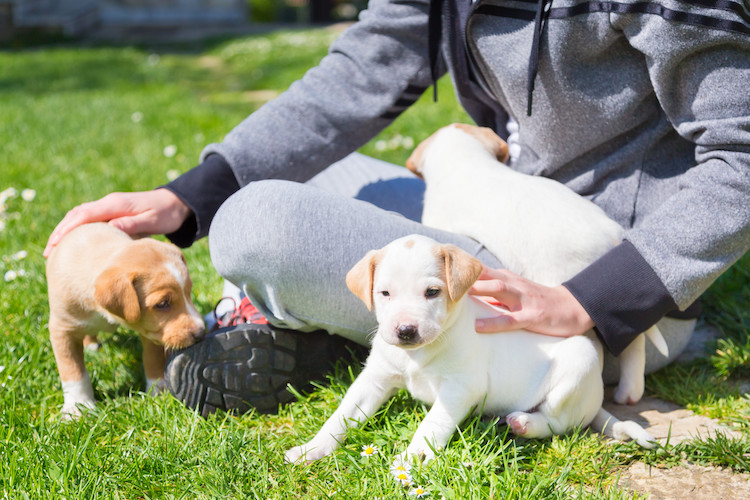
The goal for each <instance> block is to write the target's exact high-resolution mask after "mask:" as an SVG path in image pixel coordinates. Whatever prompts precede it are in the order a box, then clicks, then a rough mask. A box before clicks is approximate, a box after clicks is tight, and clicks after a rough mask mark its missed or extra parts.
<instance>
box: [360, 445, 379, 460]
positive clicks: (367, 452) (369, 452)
mask: <svg viewBox="0 0 750 500" xmlns="http://www.w3.org/2000/svg"><path fill="white" fill-rule="evenodd" d="M377 452H378V447H377V446H375V445H374V444H372V443H370V444H366V445H364V446H362V453H360V455H362V456H363V457H371V456H373V455H375V454H376V453H377Z"/></svg>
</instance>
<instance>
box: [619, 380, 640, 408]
mask: <svg viewBox="0 0 750 500" xmlns="http://www.w3.org/2000/svg"><path fill="white" fill-rule="evenodd" d="M644 385H645V384H644V380H643V378H640V379H639V380H636V381H633V380H630V381H628V380H621V381H620V384H619V385H618V386H617V389H616V390H615V394H614V400H615V403H617V404H620V405H626V404H627V405H634V404H636V403H637V402H638V401H640V400H641V398H642V397H643V391H644Z"/></svg>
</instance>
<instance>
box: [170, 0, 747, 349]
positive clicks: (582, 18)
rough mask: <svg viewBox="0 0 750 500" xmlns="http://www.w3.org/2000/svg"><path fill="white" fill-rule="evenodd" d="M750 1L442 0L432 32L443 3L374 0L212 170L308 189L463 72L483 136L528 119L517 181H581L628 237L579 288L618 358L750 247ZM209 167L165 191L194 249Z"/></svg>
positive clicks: (222, 149) (580, 188)
mask: <svg viewBox="0 0 750 500" xmlns="http://www.w3.org/2000/svg"><path fill="white" fill-rule="evenodd" d="M746 2H747V0H650V1H635V0H621V1H617V2H613V1H594V2H589V1H585V0H583V1H582V0H554V1H552V2H549V1H548V0H539V2H537V1H535V0H479V1H477V2H475V3H473V4H471V3H470V2H469V0H465V1H464V0H443V1H441V2H436V3H434V4H433V11H432V23H433V24H432V29H430V21H429V19H430V13H429V10H430V6H429V3H430V2H427V1H417V0H413V1H397V0H390V1H389V0H372V1H370V3H369V8H368V10H366V11H364V12H363V13H362V14H361V18H360V21H359V22H358V23H356V24H354V25H353V26H351V27H350V28H349V29H348V30H347V31H346V32H345V33H343V34H342V36H341V37H340V38H339V39H338V40H337V41H336V42H334V44H333V45H332V46H331V50H330V53H329V55H327V56H326V57H325V58H324V59H323V60H322V61H321V63H320V64H319V65H318V66H317V67H315V68H313V69H311V70H310V71H308V72H307V74H306V75H305V76H304V77H303V78H302V79H301V80H300V81H298V82H296V83H294V84H293V85H292V86H291V87H290V88H289V90H288V91H287V92H285V93H284V94H282V95H281V96H280V97H279V98H277V99H275V100H274V101H272V102H269V103H268V104H266V105H265V106H263V107H262V108H261V109H259V110H258V111H257V112H255V113H253V114H252V115H251V116H249V117H248V118H247V119H245V120H244V121H243V122H242V123H240V124H239V125H238V126H237V127H236V128H235V129H234V130H232V131H231V132H230V133H229V134H228V135H227V136H226V138H225V139H224V141H223V142H222V143H220V144H211V145H209V146H207V147H206V148H205V150H204V151H203V154H202V160H203V161H204V165H205V163H213V164H222V166H221V167H219V166H214V167H212V169H213V170H212V171H213V172H214V174H216V175H217V176H223V177H221V178H223V179H225V180H226V182H227V184H229V185H231V186H232V187H231V190H235V189H237V188H238V187H240V186H243V185H245V184H247V183H250V182H252V181H255V180H261V179H269V178H277V179H289V180H295V181H306V180H308V179H310V178H311V177H312V176H314V175H315V174H316V173H318V172H319V171H321V170H322V169H324V168H325V167H327V166H328V165H330V164H331V163H333V162H335V161H337V160H338V159H340V158H342V157H343V156H345V155H347V154H349V153H351V152H352V151H354V150H355V149H357V148H358V147H360V146H361V145H363V144H364V143H366V142H367V141H368V140H369V139H371V138H372V137H373V136H374V135H376V134H377V133H378V132H379V131H380V130H382V129H383V128H385V127H386V126H387V125H388V124H389V123H391V122H392V121H393V119H394V118H395V117H396V116H398V115H399V114H400V113H401V112H403V111H404V110H405V109H407V108H408V107H409V106H410V105H411V104H413V103H414V102H415V101H416V99H417V98H418V97H419V96H420V95H421V94H422V93H423V92H424V90H426V89H427V88H428V87H429V86H430V85H431V84H432V82H433V80H434V79H435V78H437V77H438V76H440V75H441V74H442V73H443V72H445V71H448V72H450V74H451V77H452V79H453V82H454V87H455V88H456V90H457V93H458V96H459V99H460V101H461V102H462V104H463V105H464V107H465V108H466V110H467V111H468V112H469V114H470V115H471V116H472V117H473V118H474V119H475V121H476V122H477V123H478V124H480V125H485V126H490V127H492V128H494V129H495V130H496V131H498V133H500V134H501V135H507V133H506V131H505V126H506V123H507V119H508V116H510V117H512V118H514V119H515V120H516V121H517V122H518V124H519V136H518V137H519V142H520V145H521V154H520V156H519V157H517V158H515V160H514V161H513V163H512V165H511V166H512V167H513V168H515V169H517V170H519V171H521V172H525V173H528V174H532V175H543V176H547V177H550V178H553V179H556V180H558V181H560V182H562V183H564V184H566V185H567V186H569V187H571V188H572V189H573V190H575V191H576V192H578V193H579V194H581V195H583V196H585V197H587V198H589V199H591V200H593V201H594V202H595V203H597V204H598V205H599V206H601V207H602V208H603V209H604V210H605V211H606V212H607V213H608V214H609V215H610V216H611V217H612V218H613V219H615V220H616V221H617V222H619V223H620V224H622V225H623V226H624V227H625V228H626V229H627V232H626V241H625V242H623V244H621V245H620V246H618V247H617V248H615V249H614V250H612V251H611V252H609V253H608V254H607V255H605V256H604V257H602V258H601V259H600V260H599V261H597V262H596V263H594V264H593V265H592V266H590V267H589V268H587V269H586V270H584V271H583V272H582V273H580V274H579V275H578V276H576V277H574V278H573V279H572V280H570V281H569V282H567V283H566V286H567V287H568V288H569V289H570V290H571V292H572V293H573V294H574V295H575V296H576V297H577V298H578V300H579V301H580V302H581V304H582V305H583V306H584V308H586V310H587V311H588V312H589V314H590V315H591V317H592V319H593V320H594V322H595V323H596V325H597V328H598V331H599V333H600V334H601V336H602V337H603V339H604V341H605V343H606V344H607V346H608V347H609V349H610V350H611V351H612V352H613V353H614V354H618V353H619V352H620V351H621V350H622V349H624V347H625V346H627V345H628V343H629V342H630V340H632V338H633V336H634V335H637V334H638V333H639V332H641V331H643V330H645V329H646V328H647V327H648V326H650V325H651V324H653V323H655V322H656V321H657V320H658V319H659V318H661V317H662V316H664V315H666V314H672V315H675V316H678V317H679V311H684V310H685V309H687V308H688V307H689V306H690V305H691V304H692V303H693V302H694V301H696V300H697V299H698V297H699V296H700V294H701V293H702V292H703V291H705V290H706V289H707V288H708V286H709V285H710V284H711V283H712V282H713V281H714V280H715V279H716V278H717V277H718V276H719V275H720V274H721V273H722V272H723V271H725V270H726V269H727V268H728V267H729V266H730V265H731V264H732V263H734V262H735V261H736V260H737V259H739V258H740V257H741V256H742V255H743V254H744V253H745V252H746V251H747V249H748V247H749V246H750V8H749V7H748V4H747V3H746ZM537 10H539V13H537ZM431 46H432V47H431ZM431 50H432V57H431ZM532 89H533V90H532ZM529 111H530V114H529ZM221 159H223V160H221ZM201 168H202V167H201V166H200V165H199V166H198V167H196V169H195V170H196V172H194V173H191V172H192V171H191V172H188V173H187V174H185V176H183V177H185V178H184V179H178V182H177V183H176V184H175V185H173V186H172V185H171V186H168V187H169V188H170V189H172V190H173V191H174V192H176V193H177V194H178V195H179V196H180V197H182V198H183V199H184V200H185V201H186V202H187V203H188V204H189V205H191V207H192V208H193V210H194V212H196V219H197V221H193V223H192V224H193V225H192V226H190V228H189V229H188V231H189V232H190V235H189V238H188V239H189V240H192V239H193V238H195V237H200V236H202V235H204V234H205V231H206V230H207V227H208V222H210V219H211V217H212V216H213V212H212V210H213V211H215V209H211V208H205V207H204V206H203V205H202V202H201V201H200V198H201V192H200V189H199V186H196V185H195V184H196V182H191V181H190V179H191V176H192V177H193V178H199V177H200V173H199V172H200V171H201ZM203 168H204V169H205V166H204V167H203ZM229 169H231V173H233V177H234V178H235V179H236V181H235V180H234V179H232V178H231V177H232V176H231V175H229V174H228V172H230V170H229ZM204 177H205V174H204ZM191 185H192V186H193V187H192V188H191ZM219 197H221V196H219ZM196 200H197V201H196ZM205 205H206V206H212V205H211V204H210V203H206V204H205ZM216 208H218V205H217V206H216ZM196 223H197V229H196V226H195V224H196ZM688 316H694V315H693V314H688Z"/></svg>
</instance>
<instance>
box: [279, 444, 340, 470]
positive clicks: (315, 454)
mask: <svg viewBox="0 0 750 500" xmlns="http://www.w3.org/2000/svg"><path fill="white" fill-rule="evenodd" d="M330 453H331V451H326V450H325V449H324V448H323V447H321V446H316V445H314V444H313V443H312V442H310V443H306V444H303V445H300V446H295V447H294V448H292V449H290V450H287V452H286V453H284V460H286V461H287V462H288V463H290V464H295V465H302V464H309V463H312V462H314V461H316V460H318V459H321V458H323V457H325V456H326V455H330Z"/></svg>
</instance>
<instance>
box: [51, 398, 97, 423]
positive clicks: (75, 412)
mask: <svg viewBox="0 0 750 500" xmlns="http://www.w3.org/2000/svg"><path fill="white" fill-rule="evenodd" d="M94 408H96V404H95V403H94V402H92V401H84V402H76V403H65V404H64V405H63V407H62V409H61V410H60V417H61V418H62V419H63V420H77V419H79V418H81V415H83V413H84V412H85V411H88V410H93V409H94Z"/></svg>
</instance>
